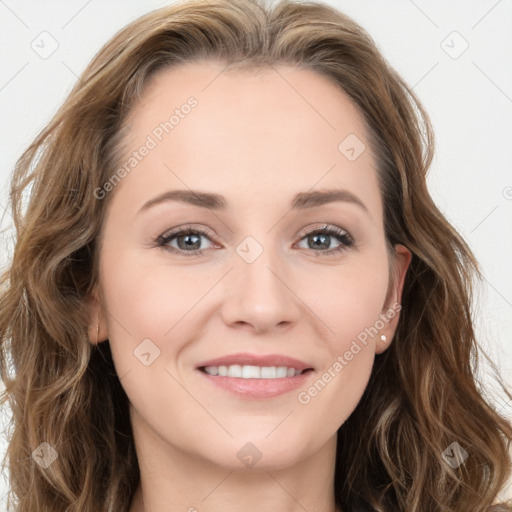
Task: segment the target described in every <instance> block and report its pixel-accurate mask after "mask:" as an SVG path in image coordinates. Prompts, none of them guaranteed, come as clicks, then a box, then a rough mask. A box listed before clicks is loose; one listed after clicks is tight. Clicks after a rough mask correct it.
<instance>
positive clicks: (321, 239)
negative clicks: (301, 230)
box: [301, 225, 354, 254]
mask: <svg viewBox="0 0 512 512" xmlns="http://www.w3.org/2000/svg"><path fill="white" fill-rule="evenodd" d="M333 238H334V239H335V240H338V242H339V246H337V247H335V248H334V249H330V250H327V251H320V252H321V253H324V254H332V253H338V252H340V251H344V250H345V249H347V248H349V247H351V246H352V245H353V244H354V239H353V238H352V236H350V234H349V233H348V232H347V231H345V230H344V229H341V228H339V227H338V226H327V225H325V226H321V227H316V228H310V229H308V230H307V233H306V235H305V236H303V237H302V238H301V241H302V240H305V241H306V244H309V243H311V246H312V247H313V248H314V249H313V250H314V251H316V252H319V251H318V250H319V249H329V246H330V245H331V242H332V241H333ZM309 248H310V247H306V249H309Z"/></svg>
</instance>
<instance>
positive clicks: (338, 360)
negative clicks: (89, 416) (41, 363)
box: [91, 62, 410, 468]
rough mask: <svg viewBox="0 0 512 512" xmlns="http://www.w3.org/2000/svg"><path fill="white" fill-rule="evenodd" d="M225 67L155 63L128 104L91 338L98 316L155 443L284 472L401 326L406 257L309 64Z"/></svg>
mask: <svg viewBox="0 0 512 512" xmlns="http://www.w3.org/2000/svg"><path fill="white" fill-rule="evenodd" d="M223 68H224V65H222V64H219V63H213V62H208V63H206V62H203V63H194V64H187V65H185V66H181V67H179V68H175V69H171V70H166V71H163V72H160V73H159V74H157V75H155V77H154V79H153V80H152V81H151V82H150V83H149V84H148V87H147V88H146V90H145V91H144V94H143V96H142V98H141V100H140V101H139V102H138V103H137V104H136V106H135V108H134V109H133V110H132V111H131V113H130V115H129V118H128V120H127V124H128V125H129V132H128V133H127V135H126V138H125V140H124V143H125V144H124V146H123V153H122V157H121V160H122V161H121V163H120V166H119V167H121V166H123V165H124V172H123V171H116V176H113V177H112V179H111V180H110V182H109V183H110V184H105V186H104V187H103V188H102V191H98V192H97V195H98V198H99V199H98V200H107V201H109V205H108V209H107V213H106V216H105V218H104V223H103V227H102V233H101V236H102V240H103V245H102V246H101V254H100V288H99V292H100V293H99V294H98V295H97V297H98V298H99V299H100V300H101V303H102V307H101V308H99V307H97V306H93V308H95V309H93V313H92V320H91V332H92V333H93V334H91V338H92V340H93V342H94V340H95V339H96V327H95V326H96V323H97V321H98V318H100V331H99V339H100V341H101V340H103V339H106V338H108V339H109V340H110V345H111V350H112V354H113V359H114V363H115V367H116V371H117V373H118V375H119V377H120V379H121V383H122V385H123V387H124V389H125V391H126V393H127V395H128V398H129V400H130V403H131V418H132V423H133V426H134V430H135V432H136V433H137V435H138V436H140V438H141V439H148V440H149V439H152V440H153V444H152V445H153V447H155V446H159V449H160V450H163V451H164V452H166V453H169V454H172V453H176V452H181V453H185V454H187V455H193V456H196V457H199V458H200V459H202V460H207V461H209V462H212V463H215V464H220V465H222V466H224V467H227V468H242V467H243V464H245V465H246V466H248V467H250V466H251V465H252V464H255V463H257V464H258V467H260V468H263V467H265V468H275V467H278V466H279V467H285V466H287V465H290V464H293V463H294V462H297V461H299V460H300V459H303V458H305V457H307V456H309V455H312V454H313V453H315V452H318V451H320V450H321V449H322V448H326V447H327V448H329V449H330V448H333V446H334V444H333V443H334V442H335V434H336V431H337V429H338V428H339V427H340V426H341V425H342V423H343V422H344V421H345V420H346V419H347V418H348V416H349V415H350V414H351V413H352V411H353V410H354V408H355V407H356V405H357V403H358V401H359V400H360V398H361V395H362V393H363V391H364V389H365V387H366V385H367V382H368V379H369V376H370V373H371V370H372V365H373V361H374V357H375V353H378V352H382V351H383V350H385V349H386V347H387V346H388V345H389V342H390V340H391V338H392V336H393V332H394V329H395V327H396V323H397V320H398V309H399V307H398V306H397V303H399V300H400V294H401V289H402V283H403V278H404V276H405V271H406V269H407V266H408V264H409V260H410V254H409V253H408V251H407V250H405V249H404V248H401V247H400V246H398V250H397V253H396V254H393V255H390V254H388V252H387V249H386V243H385V236H384V225H383V205H382V200H381V196H380V192H379V186H378V181H377V174H376V163H375V159H374V157H373V156H372V154H371V152H370V149H369V142H368V138H367V133H366V131H365V127H364V124H363V120H362V117H361V116H360V115H359V113H358V112H357V110H356V108H355V107H354V106H353V104H352V103H351V101H350V100H349V98H348V96H346V95H345V94H344V93H343V92H342V91H340V90H339V89H338V88H337V87H336V86H335V85H333V84H332V83H331V82H329V81H328V80H327V79H326V78H324V77H322V76H320V75H318V74H316V73H314V72H312V71H309V70H304V69H299V68H295V67H289V66H278V67H276V68H268V69H266V70H264V71H260V72H255V71H253V72H247V71H245V72H243V71H239V70H238V71H229V72H228V71H224V72H223ZM144 148H145V149H144ZM125 164H126V165H125ZM116 180H117V181H116ZM177 191H180V193H181V194H180V195H171V193H172V194H176V192H177ZM328 192H329V193H328ZM109 194H111V197H108V195H109ZM166 194H168V196H167V197H166ZM201 194H207V195H208V196H207V197H206V196H205V197H203V196H202V195H201ZM101 197H104V199H101ZM187 229H188V230H189V232H188V234H186V233H185V234H183V233H182V234H181V235H180V234H177V235H174V236H169V237H168V238H164V237H166V236H167V235H168V234H169V235H170V234H171V233H175V232H176V231H179V230H187ZM308 232H309V234H308ZM198 251H200V252H198ZM392 269H394V270H395V271H396V279H395V282H394V284H390V281H389V280H390V270H392ZM92 326H94V327H92ZM381 335H385V336H387V339H388V341H387V342H384V341H382V340H381ZM286 358H293V360H292V359H289V360H287V359H286ZM205 366H207V367H208V369H207V371H208V372H209V373H207V372H206V371H205V370H204V367H205ZM223 367H225V368H223ZM261 368H265V369H264V370H262V369H261ZM278 368H279V369H278ZM283 368H285V369H284V370H283ZM290 368H295V370H299V369H303V370H304V371H303V372H302V373H301V374H300V375H299V374H298V373H299V372H298V371H295V372H294V371H293V370H291V369H290ZM219 373H220V375H219ZM225 373H227V375H224V374H225ZM215 374H217V375H215ZM295 374H298V375H295ZM284 375H285V376H284ZM292 375H293V376H292ZM273 377H275V378H273Z"/></svg>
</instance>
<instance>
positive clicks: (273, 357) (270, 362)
mask: <svg viewBox="0 0 512 512" xmlns="http://www.w3.org/2000/svg"><path fill="white" fill-rule="evenodd" d="M235 364H238V365H240V366H262V367H269V366H275V367H279V366H286V367H288V368H295V369H296V370H301V371H303V370H314V368H313V366H312V365H311V364H308V363H306V362H304V361H300V360H299V359H295V358H293V357H289V356H285V355H281V354H268V355H257V354H247V353H239V354H230V355H226V356H221V357H217V358H215V359H209V360H207V361H203V362H201V363H200V364H198V365H197V367H196V368H197V369H203V368H205V367H207V366H231V365H235Z"/></svg>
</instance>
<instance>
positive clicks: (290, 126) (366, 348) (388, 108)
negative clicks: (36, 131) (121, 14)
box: [0, 0, 512, 512]
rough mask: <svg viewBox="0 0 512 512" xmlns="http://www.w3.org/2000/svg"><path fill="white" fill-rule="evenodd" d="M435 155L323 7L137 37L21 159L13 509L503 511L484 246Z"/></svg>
mask: <svg viewBox="0 0 512 512" xmlns="http://www.w3.org/2000/svg"><path fill="white" fill-rule="evenodd" d="M432 154H433V139H432V131H431V126H430V123H429V120H428V117H427V115H426V114H425V112H424V110H423V108H422V106H421V104H420V102H419V101H418V99H417V98H416V97H415V95H414V94H413V93H412V91H411V90H410V89H409V88H408V87H407V85H406V84H405V83H404V82H403V80H402V79H401V78H400V76H398V75H397V73H396V72H395V71H394V70H392V69H391V68H390V67H389V65H388V64H387V63H386V61H385V60H384V59H383V57H382V56H381V55H380V53H379V52H378V50H377V49H376V47H375V45H374V43H373V41H372V40H371V38H370V37H369V36H368V35H367V34H366V33H365V31H364V30H363V29H362V28H361V27H359V26H358V25H357V24H355V23H354V22H353V21H352V20H350V19H349V18H348V17H346V16H344V15H343V14H341V13H339V12H338V11H336V10H334V9H332V8H330V7H327V6H325V5H321V4H315V3H307V4H299V3H293V2H281V3H279V4H277V5H275V6H274V7H268V6H265V5H263V4H259V3H255V2H251V1H245V0H237V1H236V2H227V1H215V2H208V3H206V2H199V1H190V2H184V3H181V4H178V5H174V6H170V7H166V8H163V9H161V10H158V11H154V12H152V13H149V14H147V15H146V16H144V17H142V18H140V19H138V20H136V21H135V22H133V23H132V24H130V25H129V26H128V27H126V28H124V29H123V30H122V31H120V32H119V33H118V34H117V35H116V36H115V37H114V38H113V39H112V40H111V41H109V42H108V43H107V44H106V45H105V47H104V48H103V49H102V50H101V51H100V52H99V53H98V54H97V56H96V57H95V58H94V59H93V61H92V62H91V64H90V65H89V66H88V68H87V69H86V70H85V71H84V73H83V75H82V77H81V80H80V81H79V83H78V84H77V85H76V86H75V88H74V89H73V90H72V92H71V93H70V96H69V98H68V99H67V100H66V102H65V103H64V105H63V106H62V108H61V109H60V110H59V112H58V113H57V114H56V116H55V118H54V119H53V120H52V121H51V123H50V124H49V126H48V127H47V128H46V129H45V130H44V131H43V133H41V134H40V135H39V136H38V137H37V139H36V140H35V141H34V143H33V144H32V145H31V146H30V147H29V148H28V149H27V151H26V152H25V153H24V154H23V155H22V157H21V158H20V160H19V161H18V163H17V167H16V170H15V174H14V176H13V182H12V192H11V198H12V211H13V217H14V219H15V223H16V228H17V235H18V238H17V244H16V247H15V251H14V256H13V261H12V265H11V267H10V269H9V271H8V272H7V273H6V274H5V275H4V276H3V277H2V285H3V292H2V296H1V302H0V304H1V305H0V339H1V340H2V351H1V354H2V359H1V363H2V364H1V370H2V378H3V380H4V382H5V385H6V391H5V393H4V400H6V399H8V400H9V404H10V406H11V407H12V410H13V425H14V429H13V433H12V438H11V439H10V445H9V449H8V454H7V455H8V458H9V464H10V467H9V470H10V483H11V489H12V495H13V496H12V497H13V498H14V499H15V501H16V504H15V505H14V506H13V509H12V510H16V511H20V512H21V511H35V510H38V511H40V510H51V511H52V512H53V511H64V510H66V511H71V510H76V511H98V510H105V511H107V510H108V511H129V512H147V511H152V512H159V511H164V510H180V509H182V510H189V511H193V510H199V511H201V510H208V511H217V510H219V509H221V508H222V509H223V510H225V509H228V510H234V509H238V508H239V509H244V510H249V511H251V510H260V509H272V510H283V511H295V510H310V511H313V510H315V511H321V512H332V511H337V512H339V511H342V512H348V511H369V510H371V511H386V512H387V511H407V512H413V511H414V512H420V511H431V510H452V511H464V512H467V511H469V510H471V511H475V512H476V511H484V510H490V509H491V505H492V504H493V503H495V501H496V497H497V495H498V492H499V491H500V489H501V488H502V487H503V485H504V483H505V481H506V479H507V477H508V475H509V466H510V459H509V456H508V452H507V450H508V446H509V444H508V443H509V441H510V440H511V439H512V426H511V425H510V423H509V422H508V421H506V420H505V419H504V418H503V417H501V416H500V415H499V414H498V413H497V412H496V411H495V410H494V409H493V408H492V407H491V405H490V404H489V403H487V402H486V400H485V399H484V396H483V395H482V393H481V391H480V388H479V386H478V382H477V380H476V377H475V374H474V368H473V367H472V362H473V359H474V357H475V355H476V354H477V353H478V344H477V342H476V340H475V336H474V329H473V320H472V318H471V312H470V304H471V289H472V280H473V278H474V277H475V276H478V275H479V271H478V265H477V262H476V261H475V259H474V256H473V255H472V253H471V251H470V249H469V248H468V247H467V245H466V243H465V242H464V241H463V240H462V239H461V237H460V236H459V235H458V234H457V232H456V231H455V230H454V229H453V228H452V227H451V226H450V225H449V223H448V222H447V221H446V220H445V219H444V217H443V216H442V215H441V213H440V212H439V210H438V209H437V208H436V206H435V205H434V203H433V202H432V199H431V198H430V195H429V193H428V190H427V187H426V180H425V175H426V172H427V169H428V167H429V164H430V162H431V159H432ZM29 185H31V186H32V189H31V191H30V201H29V204H28V207H27V209H26V211H22V199H23V192H24V191H25V190H26V188H27V187H28V186H29ZM11 365H12V366H11ZM13 368H14V369H15V375H14V374H12V373H11V370H12V369H13ZM505 391H506V390H505ZM507 394H508V391H507ZM508 396H510V395H508Z"/></svg>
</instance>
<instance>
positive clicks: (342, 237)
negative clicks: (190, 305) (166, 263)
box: [156, 225, 354, 257]
mask: <svg viewBox="0 0 512 512" xmlns="http://www.w3.org/2000/svg"><path fill="white" fill-rule="evenodd" d="M316 234H327V235H329V236H334V237H335V238H337V239H338V241H339V242H341V243H340V246H339V247H336V248H335V249H330V250H327V251H313V252H319V253H322V255H332V254H337V253H340V252H341V251H345V250H346V249H348V248H350V247H352V246H353V245H354V239H353V237H352V236H351V235H350V234H349V233H348V232H347V231H345V230H344V229H341V228H338V227H337V226H328V225H324V226H320V227H315V228H310V229H308V230H306V232H305V233H304V234H303V235H302V236H301V238H300V240H303V239H304V238H306V237H308V236H310V235H316ZM181 235H201V236H204V237H206V238H208V239H210V240H211V239H212V234H211V233H210V232H209V231H207V230H203V229H201V228H194V227H192V226H186V227H185V228H181V229H178V230H176V231H171V232H170V233H167V234H163V235H160V236H159V237H158V238H157V239H156V244H157V246H158V247H162V248H164V249H165V250H169V251H171V252H173V253H176V254H183V255H184V256H186V257H189V256H200V255H202V254H203V252H204V250H205V249H199V250H196V251H183V250H182V249H176V248H175V247H169V246H167V244H168V243H169V242H170V241H171V240H173V239H174V238H177V237H179V236H181Z"/></svg>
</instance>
